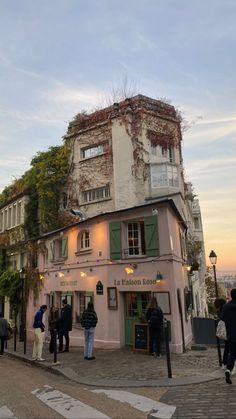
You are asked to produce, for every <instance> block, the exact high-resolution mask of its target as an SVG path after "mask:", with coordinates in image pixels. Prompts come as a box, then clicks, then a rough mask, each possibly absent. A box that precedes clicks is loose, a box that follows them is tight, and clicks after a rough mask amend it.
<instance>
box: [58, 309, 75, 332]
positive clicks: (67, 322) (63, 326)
mask: <svg viewBox="0 0 236 419" xmlns="http://www.w3.org/2000/svg"><path fill="white" fill-rule="evenodd" d="M58 330H59V331H60V332H70V331H71V330H72V311H71V306H70V305H69V304H66V305H65V306H64V307H63V308H62V309H61V315H60V317H59V321H58Z"/></svg>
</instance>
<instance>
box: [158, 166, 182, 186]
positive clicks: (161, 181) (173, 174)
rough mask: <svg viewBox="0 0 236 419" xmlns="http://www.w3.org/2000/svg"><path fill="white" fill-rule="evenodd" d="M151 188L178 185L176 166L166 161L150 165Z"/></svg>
mask: <svg viewBox="0 0 236 419" xmlns="http://www.w3.org/2000/svg"><path fill="white" fill-rule="evenodd" d="M151 185H152V188H161V187H165V186H167V187H168V186H172V187H175V188H178V187H179V176H178V168H177V167H176V166H173V165H170V164H168V163H163V164H154V165H151Z"/></svg>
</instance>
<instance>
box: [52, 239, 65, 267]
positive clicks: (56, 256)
mask: <svg viewBox="0 0 236 419" xmlns="http://www.w3.org/2000/svg"><path fill="white" fill-rule="evenodd" d="M67 256H68V237H60V238H58V239H55V240H53V241H52V242H51V243H50V260H51V261H52V262H57V261H60V260H63V259H66V258H67Z"/></svg>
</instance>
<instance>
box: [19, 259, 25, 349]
mask: <svg viewBox="0 0 236 419" xmlns="http://www.w3.org/2000/svg"><path fill="white" fill-rule="evenodd" d="M19 274H20V279H21V281H22V287H21V324H20V342H24V354H25V353H26V301H25V276H26V272H25V268H24V267H22V268H21V269H20V272H19Z"/></svg>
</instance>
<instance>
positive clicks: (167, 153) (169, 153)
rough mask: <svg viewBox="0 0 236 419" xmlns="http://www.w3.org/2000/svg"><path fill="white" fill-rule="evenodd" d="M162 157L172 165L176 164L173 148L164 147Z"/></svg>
mask: <svg viewBox="0 0 236 419" xmlns="http://www.w3.org/2000/svg"><path fill="white" fill-rule="evenodd" d="M162 157H165V158H166V159H167V160H168V161H169V162H170V163H174V161H175V159H174V149H173V147H167V148H164V147H162Z"/></svg>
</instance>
